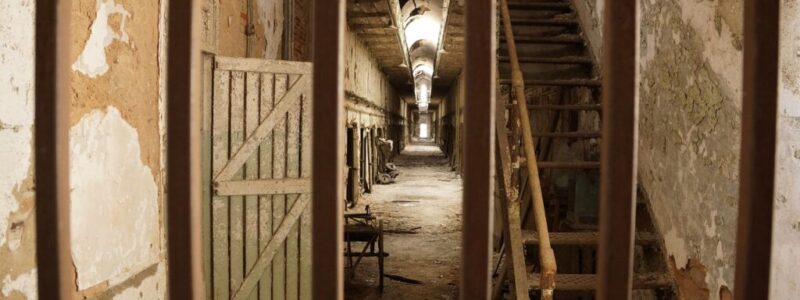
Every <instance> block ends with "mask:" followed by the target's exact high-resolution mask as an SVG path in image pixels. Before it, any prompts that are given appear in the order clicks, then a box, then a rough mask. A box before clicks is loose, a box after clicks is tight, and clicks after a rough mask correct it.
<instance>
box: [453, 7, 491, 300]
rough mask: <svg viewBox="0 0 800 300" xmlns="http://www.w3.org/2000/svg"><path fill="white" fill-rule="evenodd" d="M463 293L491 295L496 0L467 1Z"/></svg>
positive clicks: (477, 296) (463, 296)
mask: <svg viewBox="0 0 800 300" xmlns="http://www.w3.org/2000/svg"><path fill="white" fill-rule="evenodd" d="M465 5H466V10H465V20H466V32H469V34H468V35H467V36H466V52H465V57H464V60H465V61H464V80H465V83H464V86H465V87H466V88H465V91H464V95H465V96H464V130H465V131H464V133H465V134H464V144H463V145H462V147H464V148H463V149H464V174H463V176H464V192H463V199H464V202H463V203H464V207H463V214H464V220H463V227H462V228H463V240H462V244H463V246H462V252H461V266H462V268H461V293H460V297H461V299H488V298H489V294H490V292H491V278H490V276H491V275H490V274H491V273H490V271H491V270H490V261H491V259H490V258H491V237H492V236H491V235H492V213H493V212H494V208H493V207H492V197H493V196H494V192H493V184H494V170H495V169H494V158H495V156H494V129H495V128H494V126H495V124H494V117H495V116H494V115H495V114H494V110H495V103H494V102H495V77H496V76H495V75H496V74H497V62H496V59H495V49H496V48H497V42H496V40H495V32H496V27H497V25H496V22H495V20H496V13H495V12H496V8H497V4H496V1H495V0H469V1H466V3H465Z"/></svg>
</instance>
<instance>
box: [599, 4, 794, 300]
mask: <svg viewBox="0 0 800 300" xmlns="http://www.w3.org/2000/svg"><path fill="white" fill-rule="evenodd" d="M599 1H602V0H599ZM640 3H641V8H640V16H641V19H640V20H641V21H640V22H641V23H640V25H641V27H640V29H641V32H640V48H639V55H640V70H639V71H640V75H639V76H640V77H639V80H640V85H639V103H640V108H639V109H640V111H639V179H640V184H641V185H642V186H643V187H644V189H645V190H646V191H647V194H648V196H649V201H650V203H651V205H652V207H653V212H654V214H655V215H654V218H655V221H656V224H657V225H658V227H659V228H660V231H661V232H662V233H663V234H664V239H665V244H666V248H667V255H668V256H670V258H671V259H672V260H673V261H674V262H675V264H674V265H675V267H676V268H678V269H680V270H676V276H680V275H681V274H687V273H689V272H690V271H691V269H694V268H703V269H704V270H703V271H704V272H705V278H704V280H703V281H704V282H701V283H703V284H704V285H705V288H706V289H707V290H708V291H709V292H710V293H708V294H710V295H713V296H712V298H716V297H717V296H716V295H719V291H720V290H722V289H725V288H731V289H732V288H733V287H732V285H733V276H734V268H735V241H736V218H737V214H738V209H737V203H738V181H739V176H738V167H739V166H738V160H739V144H740V134H741V128H740V127H741V124H740V122H741V115H740V113H741V97H742V93H741V80H742V63H741V59H742V3H741V1H731V0H716V1H694V0H658V1H655V0H642V1H640ZM782 11H783V22H782V29H781V38H782V39H781V49H782V52H781V74H780V78H781V89H780V101H781V105H780V116H779V138H778V140H779V145H778V153H777V154H778V157H777V159H778V164H777V166H778V170H777V176H776V180H777V181H776V207H775V209H776V215H775V224H774V227H775V232H774V236H773V242H774V250H773V276H772V278H773V281H772V297H771V298H772V299H792V298H793V297H794V296H795V295H796V292H797V290H798V281H797V280H793V278H794V276H792V275H793V274H792V272H794V270H796V269H797V268H798V267H800V262H798V260H797V257H798V256H799V254H800V238H798V232H800V223H799V222H800V206H798V203H800V202H798V201H796V200H797V199H800V198H799V197H800V196H798V195H800V193H798V190H800V188H799V187H798V186H800V181H799V180H798V179H797V178H800V162H799V160H800V152H797V149H798V148H800V146H798V141H800V121H798V120H800V109H798V108H800V104H798V103H800V101H798V98H800V96H798V95H800V92H799V91H800V89H798V88H797V87H798V85H797V82H798V79H797V78H800V76H798V73H797V70H798V65H800V64H798V57H799V56H800V54H798V50H800V47H798V44H800V43H798V40H800V38H798V35H799V34H800V30H798V28H800V26H799V25H800V24H798V21H797V20H798V18H800V14H798V3H797V2H796V1H793V0H786V1H784V2H783V7H782ZM793 200H794V201H793ZM690 262H691V263H690ZM679 282H680V280H679ZM679 287H680V288H681V292H684V293H686V294H688V293H692V292H691V291H690V290H694V291H696V290H697V286H686V289H684V286H681V285H679ZM694 295H696V294H694ZM683 296H684V297H687V299H691V297H692V296H693V295H683Z"/></svg>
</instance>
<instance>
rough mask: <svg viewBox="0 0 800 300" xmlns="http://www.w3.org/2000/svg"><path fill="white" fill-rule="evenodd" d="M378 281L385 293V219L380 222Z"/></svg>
mask: <svg viewBox="0 0 800 300" xmlns="http://www.w3.org/2000/svg"><path fill="white" fill-rule="evenodd" d="M378 275H379V277H378V281H379V282H380V283H379V284H380V289H381V293H383V221H380V222H379V223H378Z"/></svg>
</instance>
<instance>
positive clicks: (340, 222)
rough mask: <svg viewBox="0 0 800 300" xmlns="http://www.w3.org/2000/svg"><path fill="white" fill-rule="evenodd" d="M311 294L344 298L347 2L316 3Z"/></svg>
mask: <svg viewBox="0 0 800 300" xmlns="http://www.w3.org/2000/svg"><path fill="white" fill-rule="evenodd" d="M313 7H314V14H313V15H314V18H313V23H314V31H313V32H314V34H313V62H314V77H313V78H314V80H313V82H314V83H313V97H312V99H313V100H312V101H313V102H312V107H313V108H312V116H313V118H312V131H313V133H314V134H313V135H312V146H311V147H312V150H311V151H312V159H311V161H312V172H311V190H312V197H313V199H312V200H313V201H312V207H311V209H312V211H313V212H314V213H313V221H312V241H313V242H312V267H313V270H312V274H313V275H312V286H313V291H312V296H313V299H334V300H336V299H339V300H341V299H343V298H344V271H343V270H344V257H343V255H342V253H341V251H342V249H343V242H342V236H343V235H344V216H343V212H344V203H343V201H342V200H341V199H340V197H341V195H342V194H343V192H344V189H343V186H344V182H343V180H342V169H343V168H344V159H343V158H344V138H343V136H342V135H343V133H344V132H345V127H344V117H343V111H344V99H343V98H344V87H343V81H344V67H343V66H344V59H343V57H344V56H343V53H344V51H343V49H344V22H345V1H344V0H317V1H314V5H313Z"/></svg>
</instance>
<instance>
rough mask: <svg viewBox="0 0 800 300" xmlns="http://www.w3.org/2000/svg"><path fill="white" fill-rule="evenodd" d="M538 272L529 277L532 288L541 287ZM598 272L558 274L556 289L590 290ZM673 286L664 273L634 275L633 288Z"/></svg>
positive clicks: (593, 287) (594, 283)
mask: <svg viewBox="0 0 800 300" xmlns="http://www.w3.org/2000/svg"><path fill="white" fill-rule="evenodd" d="M539 276H540V275H539V274H538V273H531V275H530V276H529V277H528V282H529V285H530V288H532V289H539V288H540V287H541V286H540V283H539V279H540V277H539ZM597 280H598V277H597V274H556V290H561V291H590V290H594V289H596V287H597ZM669 286H672V281H671V280H670V278H669V276H667V274H663V273H639V274H634V275H633V289H636V290H643V289H658V288H665V287H669Z"/></svg>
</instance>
